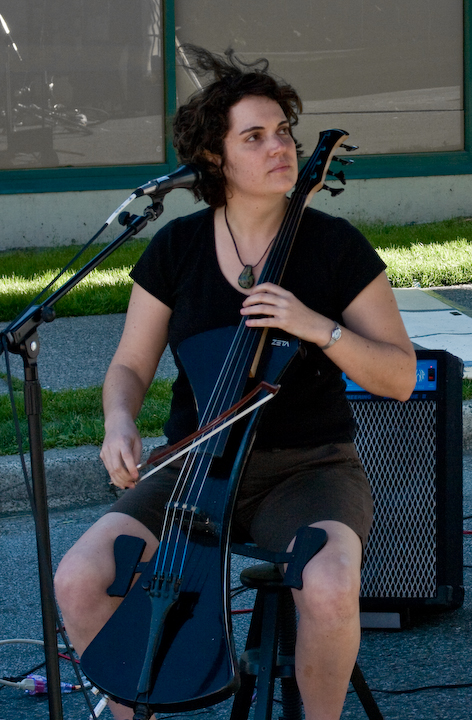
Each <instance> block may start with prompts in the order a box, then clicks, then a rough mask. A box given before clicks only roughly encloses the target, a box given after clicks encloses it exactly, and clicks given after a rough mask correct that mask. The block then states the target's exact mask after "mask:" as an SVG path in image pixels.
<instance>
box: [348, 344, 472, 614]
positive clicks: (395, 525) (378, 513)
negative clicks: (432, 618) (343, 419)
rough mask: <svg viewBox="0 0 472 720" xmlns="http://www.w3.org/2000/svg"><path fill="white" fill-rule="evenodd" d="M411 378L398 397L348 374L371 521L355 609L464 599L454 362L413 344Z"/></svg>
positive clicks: (458, 370) (445, 605)
mask: <svg viewBox="0 0 472 720" xmlns="http://www.w3.org/2000/svg"><path fill="white" fill-rule="evenodd" d="M416 354H417V382H416V387H415V390H414V392H413V394H412V395H411V398H410V399H409V400H408V401H406V402H399V401H397V400H392V399H389V398H380V397H376V396H373V395H370V394H369V393H367V392H365V390H363V389H362V388H360V387H359V386H357V385H355V384H354V383H352V382H351V381H350V380H348V379H346V384H347V388H346V393H347V397H348V399H349V402H350V404H351V407H352V410H353V413H354V417H355V419H356V422H357V426H358V429H357V435H356V445H357V450H358V453H359V455H360V458H361V460H362V462H363V464H364V468H365V471H366V474H367V477H368V478H369V481H370V484H371V487H372V494H373V499H374V520H373V525H372V529H371V533H370V536H369V540H368V543H367V547H366V551H365V558H364V566H363V571H362V585H361V610H362V611H363V612H364V613H371V612H387V613H388V612H398V611H400V610H401V609H402V608H403V609H415V608H417V609H420V608H423V609H426V608H430V607H431V608H434V607H436V608H438V609H452V608H455V607H460V605H461V604H462V601H463V596H464V590H463V558H462V369H463V368H462V361H461V360H460V359H459V358H457V357H455V356H453V355H451V354H450V353H448V352H446V351H443V350H417V352H416Z"/></svg>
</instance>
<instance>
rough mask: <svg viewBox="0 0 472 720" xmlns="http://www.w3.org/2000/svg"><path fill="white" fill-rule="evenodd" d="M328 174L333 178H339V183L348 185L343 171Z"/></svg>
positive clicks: (329, 171) (330, 171)
mask: <svg viewBox="0 0 472 720" xmlns="http://www.w3.org/2000/svg"><path fill="white" fill-rule="evenodd" d="M326 174H327V175H331V177H335V178H337V179H338V180H339V182H342V184H343V185H345V184H346V176H345V175H344V173H343V171H342V170H340V171H339V172H337V173H334V172H333V171H332V170H328V172H327V173H326Z"/></svg>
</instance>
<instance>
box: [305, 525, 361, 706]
mask: <svg viewBox="0 0 472 720" xmlns="http://www.w3.org/2000/svg"><path fill="white" fill-rule="evenodd" d="M314 527H322V528H323V529H324V530H326V532H327V533H328V543H327V544H326V546H325V547H324V548H323V549H322V550H321V551H320V552H319V553H318V554H317V555H315V557H314V558H312V559H311V560H310V562H309V563H307V565H306V567H305V569H304V571H303V589H302V590H294V591H293V594H294V599H295V603H296V605H297V608H298V611H299V615H300V619H299V625H298V634H297V644H296V652H295V667H296V677H297V683H298V686H299V689H300V693H301V696H302V700H303V705H304V709H305V717H306V720H339V717H340V715H341V712H342V708H343V704H344V700H345V697H346V692H347V689H348V685H349V679H350V677H351V673H352V670H353V667H354V664H355V662H356V657H357V653H358V650H359V642H360V620H359V617H360V616H359V589H360V567H361V558H362V546H361V542H360V540H359V538H358V536H357V535H356V534H355V533H354V532H353V530H351V529H350V528H349V527H347V526H346V525H343V524H342V523H339V522H335V521H326V522H321V523H316V524H315V525H314Z"/></svg>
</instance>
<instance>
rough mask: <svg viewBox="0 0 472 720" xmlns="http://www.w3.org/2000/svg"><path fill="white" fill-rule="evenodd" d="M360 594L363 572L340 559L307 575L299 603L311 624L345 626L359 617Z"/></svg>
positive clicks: (299, 596)
mask: <svg viewBox="0 0 472 720" xmlns="http://www.w3.org/2000/svg"><path fill="white" fill-rule="evenodd" d="M359 590H360V571H359V570H358V569H356V568H353V567H352V566H351V565H349V564H348V563H345V562H343V560H342V559H340V560H339V561H336V562H333V561H331V563H330V564H328V565H323V564H320V566H318V567H317V568H316V570H315V571H311V572H307V573H305V574H304V582H303V589H302V590H301V591H300V592H299V593H296V595H297V597H296V598H295V601H296V603H297V606H298V609H299V612H300V615H302V616H304V617H305V618H306V619H307V620H312V621H314V622H316V623H324V624H326V623H328V624H339V623H345V622H349V621H351V620H352V619H354V618H355V617H358V616H359Z"/></svg>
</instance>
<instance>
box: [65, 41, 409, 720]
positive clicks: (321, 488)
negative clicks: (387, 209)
mask: <svg viewBox="0 0 472 720" xmlns="http://www.w3.org/2000/svg"><path fill="white" fill-rule="evenodd" d="M193 54H194V57H195V62H196V66H197V68H200V69H201V70H202V71H205V72H210V71H211V72H212V73H213V75H214V80H213V82H212V83H210V84H209V85H207V86H206V88H204V90H203V91H202V92H200V93H199V94H198V95H196V96H195V97H194V98H192V99H191V101H190V102H189V103H188V104H187V105H185V106H183V107H182V108H180V110H179V112H178V113H177V116H176V119H175V123H174V132H175V144H176V147H177V150H178V153H179V156H180V159H181V161H182V162H184V163H187V162H195V163H197V164H198V165H199V166H200V167H202V168H203V180H202V183H201V184H200V186H199V188H198V190H197V195H200V196H202V197H203V198H204V199H205V200H206V202H207V203H208V204H209V206H210V207H209V208H207V209H205V210H203V211H201V212H200V213H196V214H194V215H192V216H189V217H187V218H181V219H178V220H176V221H174V222H172V223H169V225H168V226H166V227H165V228H164V229H163V230H162V231H160V232H159V233H158V234H157V236H156V238H155V239H154V240H153V242H152V243H151V244H150V246H149V248H148V249H147V251H146V252H145V253H144V255H143V257H142V258H141V260H140V261H139V263H138V265H137V267H136V268H135V270H134V271H133V273H132V276H133V278H134V280H135V284H134V287H133V290H132V294H131V299H130V304H129V309H128V314H127V319H126V325H125V329H124V332H123V337H122V339H121V342H120V344H119V347H118V349H117V352H116V354H115V356H114V358H113V361H112V363H111V366H110V369H109V371H108V373H107V377H106V380H105V385H104V398H103V402H104V411H105V429H106V436H105V440H104V444H103V448H102V453H101V457H102V459H103V461H104V463H105V465H106V467H107V469H108V471H109V473H110V477H111V479H112V481H113V483H114V484H115V485H116V486H118V487H120V488H128V492H127V493H125V494H124V495H123V497H122V498H121V499H120V500H119V501H118V503H117V504H115V506H113V508H112V509H111V511H110V512H108V513H107V514H106V515H105V516H104V517H103V518H101V519H100V520H99V521H98V522H97V523H96V524H95V525H94V526H93V527H92V528H91V529H90V530H89V531H87V533H86V534H85V535H84V536H83V537H82V539H81V540H79V542H78V543H77V544H76V545H75V546H74V547H73V548H72V549H71V550H70V551H69V553H68V554H67V555H66V557H65V558H64V560H63V561H62V563H61V565H60V567H59V569H58V573H57V576H56V587H57V596H58V600H59V604H60V606H61V608H62V611H63V616H64V621H65V625H66V628H67V631H68V633H69V636H70V638H71V640H72V642H73V644H74V646H75V648H76V649H77V651H78V652H79V653H81V652H82V651H83V649H84V648H85V647H86V646H87V645H88V644H89V643H90V641H91V640H92V639H93V637H94V636H95V635H96V633H97V632H98V630H99V629H100V628H101V627H102V626H103V625H104V623H105V622H106V621H107V619H108V618H109V617H110V616H111V614H112V613H113V611H114V609H115V608H116V606H117V603H118V601H117V600H116V599H115V598H110V597H108V596H107V595H106V588H107V587H108V586H109V585H110V584H111V582H112V580H113V579H114V561H113V543H114V540H115V538H116V537H117V536H118V535H120V534H128V535H137V536H139V537H142V538H144V539H145V541H146V543H147V545H146V556H145V558H144V559H147V558H149V557H150V556H151V555H152V554H153V552H154V551H155V549H156V547H157V539H156V536H158V534H159V525H160V513H161V508H162V505H163V503H164V502H165V497H166V493H167V492H168V485H169V482H170V480H169V478H171V477H173V476H171V474H170V473H169V474H168V475H167V476H165V477H163V476H160V474H158V476H157V478H158V479H157V480H156V479H155V478H156V476H153V479H151V478H150V479H149V480H150V481H151V482H149V481H148V480H146V481H144V482H143V483H142V484H137V481H138V477H139V476H138V471H137V468H136V464H137V463H138V461H139V459H140V455H141V440H140V437H139V434H138V432H137V429H136V426H135V423H134V420H135V418H136V416H137V414H138V412H139V409H140V407H141V404H142V402H143V398H144V396H145V394H146V391H147V388H148V387H149V384H150V382H151V380H152V378H153V376H154V372H155V369H156V367H157V364H158V362H159V359H160V357H161V354H162V352H163V350H164V348H165V346H166V344H167V342H169V343H170V345H171V348H172V350H173V351H174V352H175V349H176V346H177V345H178V344H179V343H180V342H181V341H182V340H183V339H185V338H186V337H188V336H191V335H195V334H196V333H199V332H202V331H204V330H207V329H210V328H214V327H220V326H227V325H237V324H238V321H239V319H240V318H241V316H242V317H243V318H245V319H246V324H247V326H248V327H255V328H258V327H269V328H279V329H281V330H283V331H286V332H288V333H290V334H292V335H294V336H297V337H298V338H300V340H301V341H302V343H303V344H304V346H305V348H306V357H305V359H304V360H300V361H299V362H298V364H295V365H294V366H293V368H291V369H290V370H289V371H288V373H287V375H286V377H284V379H283V383H282V389H281V391H280V393H279V395H278V396H277V398H276V399H274V400H272V401H271V402H270V403H269V404H268V406H266V410H265V411H264V413H263V416H262V419H261V423H260V426H259V429H258V433H257V436H256V442H255V446H254V450H253V452H252V455H251V458H250V460H249V464H248V467H247V470H246V473H245V476H244V478H243V480H242V483H241V488H240V491H239V494H238V502H237V507H236V511H235V517H234V527H235V530H237V531H240V532H244V533H245V534H246V536H249V537H251V538H253V539H254V540H255V541H256V542H257V543H258V544H259V545H261V546H265V547H269V548H271V549H276V550H281V549H285V548H287V547H288V546H291V544H292V540H293V538H294V536H295V533H296V531H297V529H298V528H299V527H301V526H303V525H313V526H317V527H321V528H324V529H325V530H326V532H327V534H328V542H327V545H326V546H325V548H324V549H323V550H321V551H320V552H319V553H318V554H317V555H316V556H315V557H314V558H313V559H312V560H311V561H310V562H309V563H308V564H307V565H306V567H305V569H304V573H303V581H304V585H303V589H302V590H301V591H297V590H295V591H294V597H295V602H296V604H297V607H298V610H299V617H300V620H299V633H298V639H297V647H296V674H297V681H298V685H299V688H300V692H301V695H302V699H303V703H304V708H305V715H306V718H307V720H315V719H316V720H320V719H321V718H322V719H323V720H331V719H334V718H339V716H340V714H341V710H342V706H343V702H344V698H345V694H346V691H347V687H348V683H349V679H350V675H351V672H352V668H353V666H354V663H355V659H356V656H357V652H358V647H359V636H360V627H359V605H358V597H359V587H360V567H361V559H362V549H363V545H364V544H365V542H366V538H367V533H368V531H369V527H370V522H371V518H372V507H371V497H370V491H369V488H368V484H367V481H366V479H365V476H364V474H363V471H362V468H361V466H360V463H359V460H358V458H357V455H356V452H355V448H354V446H353V443H352V441H353V427H352V418H351V414H350V411H349V406H348V403H347V400H346V398H345V396H344V392H343V383H342V380H341V371H345V372H346V374H347V375H348V376H349V377H350V378H351V379H352V380H353V381H355V382H356V383H358V384H359V385H360V386H361V387H363V388H365V389H366V390H368V391H369V392H372V393H374V394H376V395H384V396H389V397H393V398H396V399H399V400H407V399H408V398H409V396H410V394H411V392H412V390H413V388H414V384H415V369H416V362H415V354H414V351H413V348H412V345H411V343H410V341H409V339H408V336H407V334H406V332H405V329H404V327H403V324H402V321H401V318H400V315H399V313H398V309H397V306H396V302H395V299H394V296H393V293H392V290H391V288H390V285H389V282H388V279H387V277H386V275H385V272H384V267H385V266H384V264H383V263H382V261H381V260H380V259H379V258H378V256H377V255H376V254H375V253H374V251H373V250H372V249H371V248H370V246H369V244H368V243H367V241H366V240H365V239H364V238H363V237H362V236H361V235H360V234H359V233H358V232H357V231H356V230H355V229H354V228H352V227H351V226H350V225H349V224H348V223H346V222H345V221H343V220H340V219H335V218H331V217H330V216H327V215H325V214H323V213H319V212H316V211H314V210H305V212H304V215H303V219H302V223H301V225H300V229H299V232H298V234H297V240H296V242H295V245H294V248H293V251H292V253H291V255H290V258H289V262H288V265H287V268H286V272H285V275H284V280H283V284H282V287H279V286H276V285H272V284H270V283H264V284H261V285H257V284H256V283H257V280H258V278H259V276H260V273H261V270H262V268H263V265H264V261H265V258H266V257H267V254H268V252H269V250H270V246H271V244H272V241H273V238H274V236H275V235H276V233H277V230H278V228H279V226H280V224H281V221H282V218H283V216H284V213H285V211H286V208H287V204H288V200H287V197H286V194H287V192H288V191H289V190H290V189H291V188H292V187H293V185H294V184H295V182H296V179H297V145H296V142H295V140H294V138H293V135H292V127H293V126H294V125H295V124H296V121H297V115H298V113H299V112H300V110H301V102H300V100H299V98H298V96H297V94H296V93H295V91H294V90H293V89H292V88H291V87H290V86H287V85H283V84H281V83H279V82H277V81H275V80H274V79H273V78H272V77H271V76H270V75H269V74H268V73H267V64H265V65H262V66H261V64H257V66H256V67H254V66H251V67H247V66H244V67H242V64H241V63H238V61H237V60H236V59H235V58H234V57H233V56H232V55H231V54H229V55H228V57H227V58H226V59H225V58H220V57H216V56H213V55H211V54H210V53H208V52H206V51H204V50H201V49H200V50H199V49H195V48H194V49H193ZM177 364H178V367H179V371H180V372H179V378H178V380H177V381H176V383H175V386H174V396H173V403H172V410H171V417H170V420H169V422H168V424H167V426H166V434H167V436H168V437H169V440H170V442H174V441H176V440H178V439H180V438H181V437H185V436H186V435H187V434H189V432H190V431H191V430H192V429H194V426H195V422H196V420H195V410H194V404H193V400H192V396H191V393H190V388H189V385H188V382H187V379H186V377H185V373H184V372H183V370H182V368H181V367H180V365H179V361H178V359H177ZM84 588H86V592H85V591H84ZM113 713H114V715H115V717H116V718H120V719H121V718H123V719H124V718H132V711H131V710H129V709H127V708H124V707H123V706H120V705H116V704H113Z"/></svg>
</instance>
